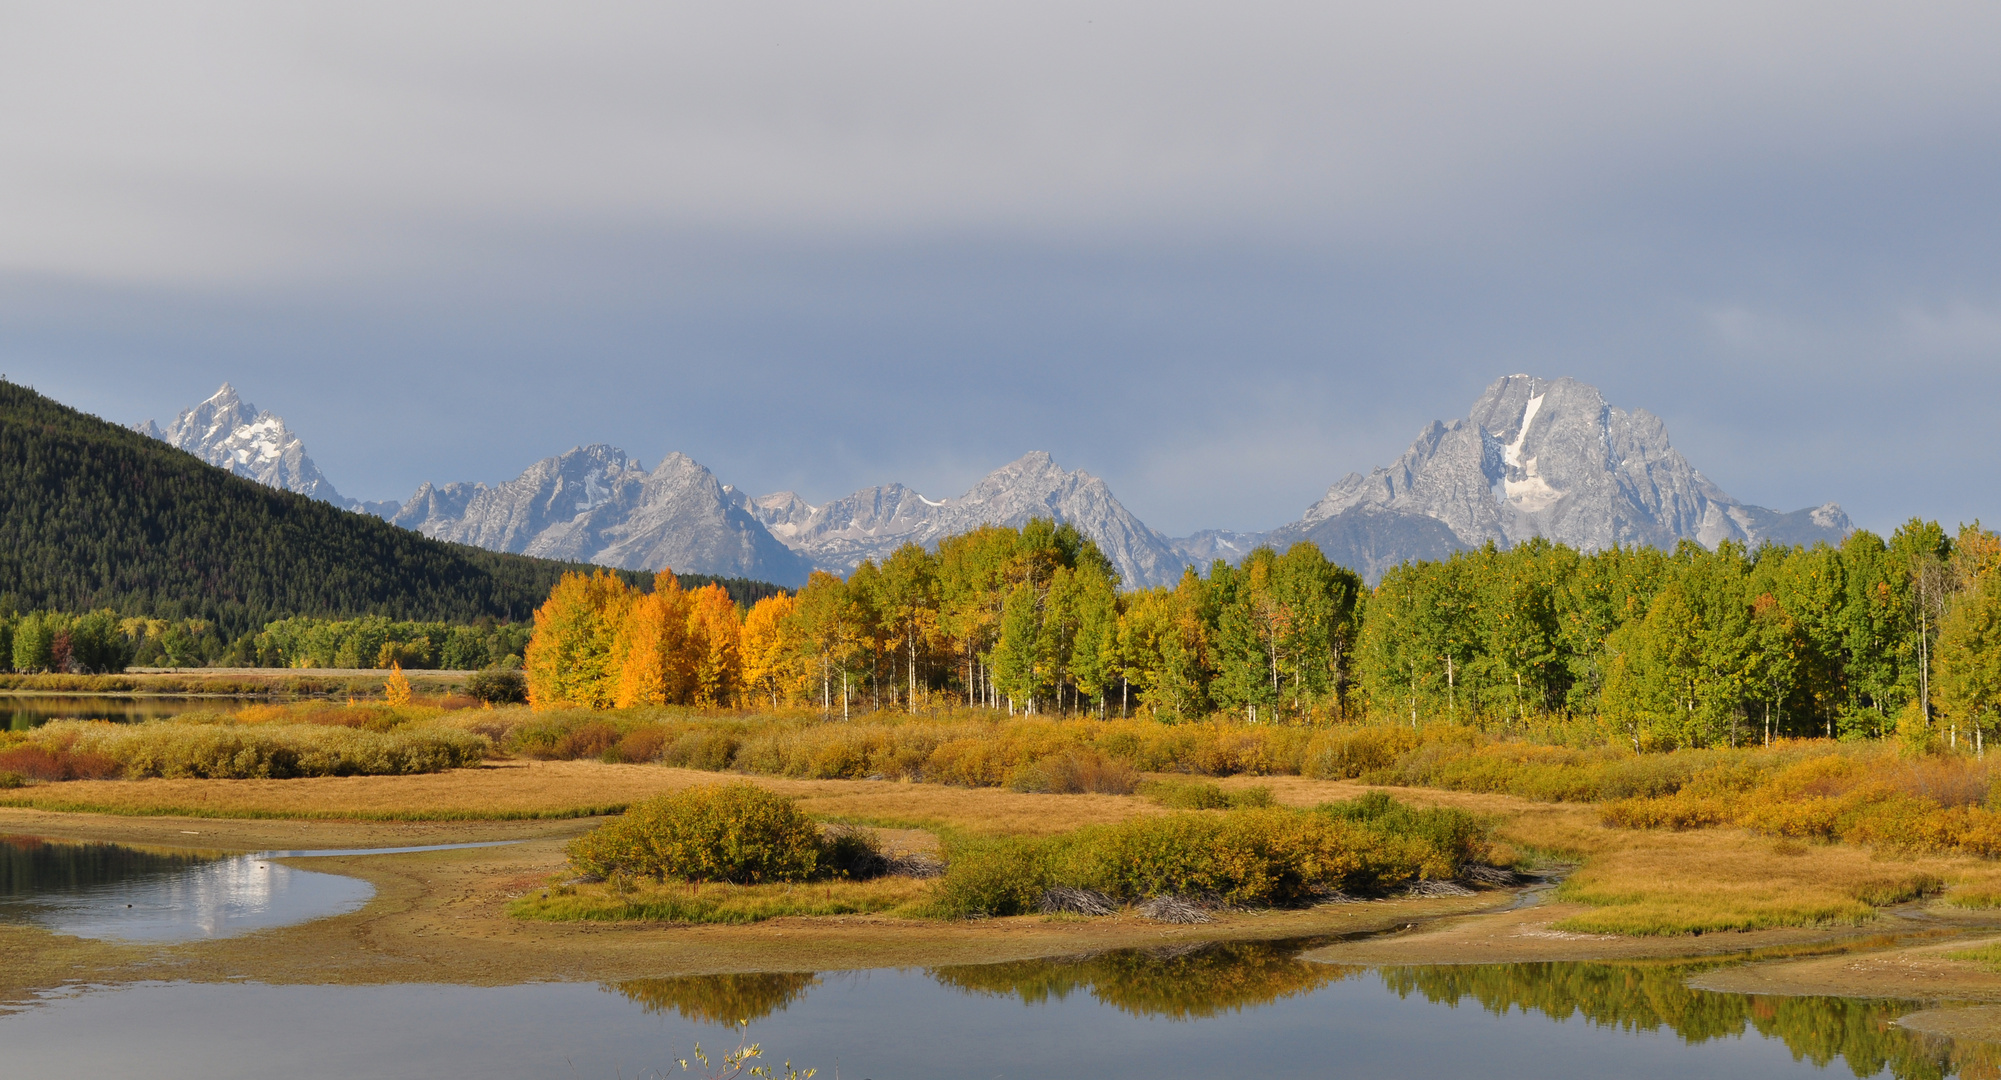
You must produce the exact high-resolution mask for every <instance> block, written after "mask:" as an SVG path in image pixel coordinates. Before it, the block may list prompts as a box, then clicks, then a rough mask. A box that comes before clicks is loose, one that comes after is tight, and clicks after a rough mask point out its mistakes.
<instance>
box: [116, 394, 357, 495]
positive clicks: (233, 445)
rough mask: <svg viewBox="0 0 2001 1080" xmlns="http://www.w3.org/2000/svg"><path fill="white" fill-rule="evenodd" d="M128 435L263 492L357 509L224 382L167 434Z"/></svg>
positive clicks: (288, 435)
mask: <svg viewBox="0 0 2001 1080" xmlns="http://www.w3.org/2000/svg"><path fill="white" fill-rule="evenodd" d="M132 430H134V431H137V432H139V433H140V434H141V435H146V436H150V437H152V438H155V439H159V440H161V441H163V442H165V443H167V444H169V445H171V446H173V447H176V448H177V449H181V450H185V451H187V452H188V453H190V454H193V455H195V456H196V457H198V458H200V459H202V460H203V461H206V462H208V463H209V464H210V465H214V466H217V467H219V468H224V469H228V470H229V471H230V472H233V473H235V474H236V475H238V476H243V477H248V478H249V479H252V480H255V481H257V482H258V483H260V484H263V485H265V486H267V487H274V488H278V489H279V490H281V491H293V492H297V493H299V494H301V495H305V496H307V497H309V498H314V499H319V500H321V501H322V502H330V503H333V504H334V505H335V506H343V507H349V508H354V507H356V506H358V505H360V504H357V503H356V502H355V501H354V500H352V499H346V498H343V497H342V496H341V494H340V493H339V492H337V491H335V490H334V486H333V484H332V483H330V482H328V480H327V478H326V476H325V475H323V474H322V473H321V472H320V469H319V466H317V465H315V464H313V459H312V458H310V457H308V456H306V446H305V443H303V442H302V441H300V439H299V437H298V436H297V435H295V434H293V433H292V430H291V429H290V428H288V427H286V426H285V421H284V420H282V419H280V418H279V417H278V416H277V415H276V414H274V413H270V412H265V411H262V410H259V409H258V408H257V406H255V405H252V404H250V403H249V402H247V401H245V400H243V398H242V397H241V396H240V395H238V394H237V392H236V388H235V387H233V386H231V385H229V384H228V383H223V384H222V389H220V390H217V391H216V392H215V393H214V394H212V395H210V396H209V398H208V400H206V401H204V402H202V403H201V404H199V405H196V406H195V407H194V408H191V409H186V410H183V411H182V412H181V414H180V415H179V416H178V417H176V418H175V419H174V422H173V423H172V424H171V425H169V426H168V427H167V429H166V430H165V431H162V430H161V429H160V427H159V425H158V424H155V423H154V422H153V421H151V420H147V421H145V422H143V423H139V424H134V425H132Z"/></svg>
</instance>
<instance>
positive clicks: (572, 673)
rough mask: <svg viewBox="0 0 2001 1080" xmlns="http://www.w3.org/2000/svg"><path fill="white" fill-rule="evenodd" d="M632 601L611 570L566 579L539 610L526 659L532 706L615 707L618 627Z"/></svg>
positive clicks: (619, 579)
mask: <svg viewBox="0 0 2001 1080" xmlns="http://www.w3.org/2000/svg"><path fill="white" fill-rule="evenodd" d="M634 599H635V596H634V592H633V590H632V588H631V587H630V586H628V585H626V583H625V582H624V580H622V579H621V578H619V577H618V576H617V575H616V574H613V573H612V572H611V571H609V570H600V571H598V572H597V573H595V574H591V575H588V576H586V575H584V574H564V575H563V579H562V580H561V581H558V582H557V583H556V587H555V588H553V589H551V590H549V599H547V600H545V601H543V602H542V606H541V607H539V608H536V609H535V634H534V636H533V637H532V638H530V639H529V641H528V648H527V651H526V653H525V654H524V657H523V658H524V660H525V661H526V663H525V665H524V666H525V668H526V669H527V675H528V704H529V705H530V706H532V707H533V708H536V709H553V708H558V707H561V706H564V705H582V706H585V707H588V708H593V709H602V708H606V707H608V706H610V705H611V704H612V700H613V698H614V696H615V694H616V690H617V682H618V674H619V664H618V656H617V649H616V645H617V639H618V637H619V629H620V627H621V625H622V624H623V623H624V622H625V616H626V612H627V610H628V609H629V608H630V607H631V606H632V603H633V600H634Z"/></svg>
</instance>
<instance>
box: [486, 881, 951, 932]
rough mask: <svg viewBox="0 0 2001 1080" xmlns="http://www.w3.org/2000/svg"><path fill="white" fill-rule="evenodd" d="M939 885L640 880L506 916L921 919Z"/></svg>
mask: <svg viewBox="0 0 2001 1080" xmlns="http://www.w3.org/2000/svg"><path fill="white" fill-rule="evenodd" d="M934 890H935V883H933V882H929V881H921V880H918V879H915V878H898V877H883V878H875V879H873V880H869V881H818V882H801V883H793V884H784V883H774V884H764V885H730V884H725V883H719V882H705V883H691V882H679V881H669V882H651V881H648V882H639V883H631V882H627V883H625V887H624V888H623V889H621V888H620V886H619V884H618V883H613V882H606V883H600V884H587V885H586V884H579V885H558V886H553V887H551V888H550V889H548V890H546V891H545V892H536V893H532V894H530V895H528V896H523V897H520V898H518V899H516V900H513V901H511V902H509V904H508V906H507V913H508V914H509V915H512V916H514V917H516V918H520V919H537V920H542V921H547V922H574V921H584V922H666V923H721V924H728V925H743V924H747V923H755V922H762V921H764V920H766V919H776V918H782V917H785V916H790V915H876V914H892V915H895V914H911V915H915V914H919V913H921V912H922V911H923V910H925V909H926V908H927V905H928V904H929V902H930V900H931V898H932V895H933V892H934Z"/></svg>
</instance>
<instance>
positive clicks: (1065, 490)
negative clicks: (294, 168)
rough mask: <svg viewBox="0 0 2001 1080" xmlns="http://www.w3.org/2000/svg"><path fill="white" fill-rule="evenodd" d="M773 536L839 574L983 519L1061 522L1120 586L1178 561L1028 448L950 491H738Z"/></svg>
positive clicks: (1146, 531) (1173, 573) (1086, 484)
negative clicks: (816, 502) (830, 494)
mask: <svg viewBox="0 0 2001 1080" xmlns="http://www.w3.org/2000/svg"><path fill="white" fill-rule="evenodd" d="M736 498H737V500H738V505H740V506H742V507H743V508H744V509H745V510H746V511H748V512H749V513H751V514H754V515H756V516H757V518H758V520H760V521H762V522H763V523H764V525H765V526H766V527H767V528H768V529H770V530H771V533H772V535H774V536H776V537H777V538H778V539H779V540H780V541H782V542H783V543H785V544H786V545H787V546H789V547H791V548H792V549H793V550H794V551H797V552H798V553H800V554H801V555H803V556H805V557H807V558H809V559H811V560H812V561H813V562H814V563H815V564H817V565H819V566H821V567H823V568H826V569H828V570H833V571H837V572H840V573H846V572H848V571H850V570H853V569H854V568H855V567H856V566H859V565H861V562H862V560H864V559H875V560H877V561H881V560H882V559H883V558H884V557H885V556H887V555H888V554H889V553H890V552H892V551H895V550H896V549H897V548H898V547H901V546H902V545H904V544H917V545H919V546H921V547H934V546H936V545H937V543H938V541H940V540H943V539H944V538H946V537H948V536H954V535H957V534H959V533H963V532H969V531H971V530H973V529H976V528H978V527H980V526H982V525H1012V526H1017V527H1019V526H1021V525H1024V524H1026V523H1027V522H1028V521H1029V519H1031V518H1053V519H1055V520H1057V521H1061V522H1068V523H1069V524H1071V525H1073V526H1075V527H1076V528H1077V530H1078V531H1079V532H1081V533H1083V534H1084V535H1085V536H1088V537H1090V538H1091V540H1092V541H1093V542H1095V543H1096V544H1097V545H1098V548H1099V549H1100V550H1102V551H1103V552H1104V553H1105V556H1106V557H1107V558H1109V559H1110V560H1111V561H1112V565H1113V566H1115V567H1117V568H1118V571H1119V577H1120V579H1121V580H1122V581H1123V582H1124V583H1125V584H1126V585H1128V586H1145V585H1162V584H1172V583H1173V582H1174V581H1176V580H1177V579H1179V578H1180V576H1181V571H1182V569H1183V567H1184V566H1186V565H1187V563H1186V560H1185V559H1184V558H1183V557H1182V555H1181V554H1180V553H1179V552H1177V551H1176V550H1175V549H1174V546H1173V544H1172V543H1171V542H1170V541H1169V540H1168V539H1167V538H1166V537H1164V536H1162V535H1160V534H1159V533H1157V532H1154V531H1153V530H1152V529H1150V528H1148V527H1147V526H1146V523H1145V522H1142V521H1141V520H1140V519H1139V518H1137V517H1134V516H1133V514H1132V511H1130V510H1127V509H1126V508H1125V506H1124V505H1123V504H1121V503H1120V502H1119V500H1118V499H1117V498H1116V497H1115V496H1113V495H1112V489H1111V488H1110V487H1107V486H1106V484H1105V482H1104V481H1103V480H1100V479H1098V478H1097V477H1095V476H1092V475H1091V474H1090V473H1087V472H1084V471H1083V470H1081V469H1080V470H1077V471H1075V472H1071V471H1068V470H1066V469H1064V468H1063V467H1062V466H1060V465H1058V464H1056V462H1055V461H1054V460H1052V459H1051V458H1050V456H1049V455H1048V454H1047V453H1044V452H1043V451H1040V450H1037V451H1035V452H1033V453H1029V454H1024V455H1023V456H1021V457H1020V458H1017V459H1016V460H1014V461H1011V462H1009V463H1007V464H1006V465H1003V466H1001V467H1000V468H998V469H995V470H994V471H993V472H991V473H988V474H987V476H986V477H985V478H984V479H982V480H981V481H980V482H979V483H977V484H975V485H973V488H972V490H970V491H968V492H966V493H965V494H964V495H961V496H959V497H958V498H955V499H944V500H933V499H928V498H925V497H924V496H923V495H921V494H919V493H918V492H916V491H914V490H912V489H910V488H907V487H905V486H903V485H902V484H889V485H886V486H882V487H872V488H864V489H862V490H861V491H857V492H855V493H854V494H853V495H850V496H848V497H847V498H844V499H836V500H834V501H833V502H830V503H827V504H826V505H824V506H817V507H816V506H812V505H810V504H808V503H807V502H806V501H805V500H803V499H801V498H800V497H799V496H797V495H795V494H793V493H792V492H789V491H785V492H779V493H777V494H774V495H765V496H762V497H759V498H749V497H747V496H744V495H740V494H739V495H737V496H736Z"/></svg>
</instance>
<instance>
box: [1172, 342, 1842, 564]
mask: <svg viewBox="0 0 2001 1080" xmlns="http://www.w3.org/2000/svg"><path fill="white" fill-rule="evenodd" d="M1853 531H1854V524H1853V523H1852V522H1850V521H1849V519H1848V515H1847V514H1845V513H1843V512H1842V510H1841V508H1840V507H1839V506H1836V505H1835V504H1833V503H1827V504H1825V505H1822V506H1818V507H1810V508H1808V509H1805V510H1798V511H1794V512H1792V513H1789V514H1784V513H1779V512H1778V511H1775V510H1768V509H1766V508H1764V507H1761V506H1752V505H1749V504H1747V503H1742V502H1739V501H1738V500H1736V499H1734V498H1731V497H1730V496H1729V495H1727V494H1725V493H1724V492H1723V490H1722V489H1721V488H1718V487H1717V486H1716V485H1715V484H1714V483H1711V482H1710V480H1709V479H1708V478H1707V477H1705V476H1703V475H1702V474H1701V473H1700V472H1698V471H1696V469H1695V467H1694V466H1692V465H1690V464H1689V463H1688V460H1687V459H1686V458H1684V457H1682V456H1681V452H1680V451H1678V450H1676V449H1674V447H1673V446H1672V445H1670V444H1669V442H1668V434H1667V428H1666V426H1665V425H1663V424H1662V423H1661V421H1660V418H1659V417H1656V416H1654V415H1653V414H1652V413H1650V412H1647V411H1646V410H1645V409H1636V410H1634V411H1633V412H1630V413H1628V412H1625V411H1623V410H1620V409H1615V408H1613V407H1612V406H1611V405H1609V404H1607V403H1606V401H1605V398H1604V395H1602V394H1600V393H1599V392H1598V390H1597V389H1596V388H1595V387H1591V386H1587V385H1585V384H1584V383H1581V382H1578V381H1576V380H1575V379H1567V378H1566V379H1556V380H1549V379H1538V378H1535V377H1532V376H1529V375H1510V376H1507V377H1506V378H1503V379H1501V380H1499V381H1497V382H1495V383H1494V384H1493V385H1492V386H1490V387H1488V388H1487V392H1486V393H1485V394H1482V395H1481V397H1480V400H1478V401H1476V402H1474V403H1473V408H1472V411H1471V413H1470V414H1469V415H1468V416H1467V417H1466V418H1465V419H1463V420H1452V421H1446V422H1439V421H1434V422H1433V423H1432V424H1431V425H1430V426H1429V427H1427V428H1425V429H1424V431H1423V432H1421V433H1419V435H1418V437H1417V441H1416V442H1414V443H1412V444H1411V446H1410V449H1409V450H1406V451H1405V452H1404V455H1403V456H1402V457H1401V458H1399V459H1397V461H1396V463H1395V464H1393V465H1389V466H1386V467H1383V468H1379V469H1376V470H1375V471H1373V472H1371V473H1370V474H1369V475H1367V476H1363V475H1361V474H1359V473H1352V472H1351V473H1349V474H1348V475H1347V476H1345V477H1343V478H1342V479H1341V480H1340V481H1339V482H1338V483H1336V484H1335V485H1334V486H1333V487H1331V488H1329V489H1328V491H1327V494H1326V496H1325V497H1323V498H1322V499H1321V500H1320V501H1319V502H1317V503H1314V504H1313V505H1312V506H1311V507H1308V508H1307V511H1306V514H1305V515H1304V516H1303V517H1302V518H1301V519H1300V520H1299V521H1297V522H1294V523H1292V524H1290V525H1286V526H1283V527H1281V528H1279V529H1276V530H1274V531H1272V532H1271V533H1269V534H1266V535H1265V537H1263V539H1264V541H1265V542H1267V543H1271V544H1274V545H1276V546H1279V547H1283V546H1285V545H1286V544H1289V543H1292V542H1294V541H1297V540H1312V541H1314V542H1315V543H1316V544H1318V545H1319V546H1320V549H1321V550H1322V551H1323V552H1325V553H1326V554H1327V556H1328V557H1329V558H1331V559H1333V560H1334V561H1336V562H1340V563H1343V564H1345V565H1347V566H1351V567H1353V568H1355V569H1356V570H1358V571H1361V572H1362V573H1363V574H1364V575H1365V576H1366V577H1368V578H1369V579H1370V580H1375V579H1377V578H1379V577H1381V576H1382V573H1383V571H1385V570H1387V569H1389V568H1390V567H1392V566H1395V565H1396V564H1398V563H1402V562H1405V561H1407V560H1410V559H1437V558H1443V557H1444V556H1446V555H1448V554H1450V553H1451V552H1453V551H1456V550H1461V549H1464V548H1470V547H1476V546H1478V545H1480V544H1483V543H1485V542H1487V541H1489V540H1492V541H1494V542H1495V543H1497V544H1500V545H1502V546H1503V547H1505V546H1508V545H1511V544H1516V543H1520V542H1522V541H1524V540H1527V539H1529V538H1531V537H1537V536H1540V537H1545V538H1547V539H1549V540H1553V541H1556V542H1558V543H1563V544H1568V545H1570V546H1572V547H1575V548H1578V549H1580V550H1583V551H1597V550H1601V549H1603V548H1607V547H1611V546H1612V545H1615V544H1618V545H1647V546H1652V547H1662V548H1666V547H1672V546H1674V544H1675V543H1676V542H1678V541H1680V540H1694V541H1697V542H1698V543H1701V544H1703V545H1704V546H1706V547H1711V548H1713V547H1715V546H1716V545H1717V544H1720V543H1722V542H1723V541H1725V540H1734V541H1737V542H1739V543H1743V544H1748V545H1756V544H1761V543H1765V542H1768V541H1769V542H1773V543H1783V544H1811V543H1813V542H1815V541H1821V540H1824V541H1827V542H1828V543H1836V544H1838V543H1840V542H1841V540H1842V539H1843V538H1844V537H1846V536H1847V535H1848V534H1849V533H1850V532H1853ZM1190 539H1191V540H1194V539H1196V538H1190ZM1187 543H1188V542H1187V541H1184V542H1183V544H1184V546H1186V544H1187Z"/></svg>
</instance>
